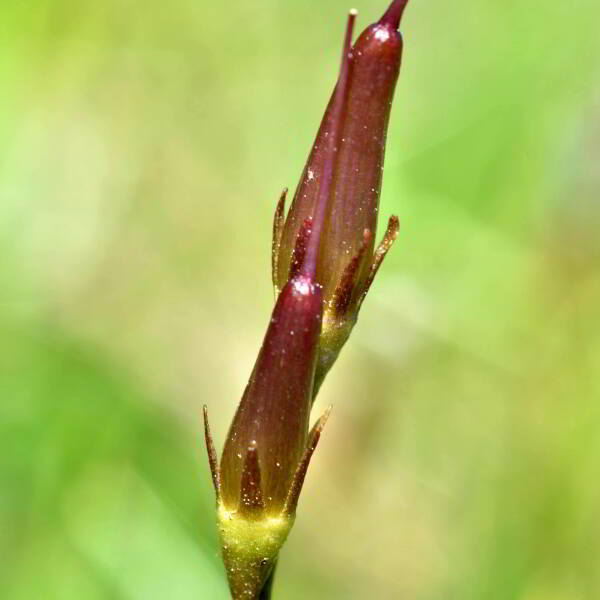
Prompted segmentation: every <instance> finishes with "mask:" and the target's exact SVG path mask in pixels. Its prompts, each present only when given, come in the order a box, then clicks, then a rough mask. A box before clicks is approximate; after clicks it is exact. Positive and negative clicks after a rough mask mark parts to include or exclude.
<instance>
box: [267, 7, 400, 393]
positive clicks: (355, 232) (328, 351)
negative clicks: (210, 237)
mask: <svg viewBox="0 0 600 600" xmlns="http://www.w3.org/2000/svg"><path fill="white" fill-rule="evenodd" d="M406 2H407V0H395V1H394V2H392V3H391V5H390V7H389V8H388V10H387V12H386V13H385V14H384V15H383V17H382V18H381V19H380V20H379V21H378V22H377V23H374V24H373V25H370V26H369V27H367V29H365V31H363V33H362V34H361V35H360V36H359V38H358V39H357V41H356V43H355V44H354V46H352V47H351V48H350V49H349V50H348V51H344V54H343V57H342V69H341V72H340V78H339V79H338V83H337V85H336V88H335V89H334V93H333V95H332V98H331V100H330V101H329V104H328V106H327V109H326V111H325V115H324V117H323V120H322V122H321V126H320V128H319V131H318V133H317V137H316V139H315V142H314V144H313V147H312V150H311V152H310V155H309V157H308V161H307V164H306V166H305V168H304V171H303V173H302V177H301V178H300V182H299V184H298V187H297V189H296V193H295V195H294V199H293V201H292V205H291V208H290V210H289V213H288V215H287V218H284V202H285V193H284V194H283V195H282V197H281V198H280V201H279V204H278V207H277V210H276V213H275V220H274V227H273V231H274V235H273V283H274V286H275V289H276V292H277V291H278V290H280V289H282V288H283V286H284V285H285V283H286V281H288V279H289V278H290V276H291V275H292V274H293V272H294V269H295V264H296V262H297V261H296V257H295V250H294V249H295V248H296V246H297V241H298V237H299V236H301V235H303V224H304V223H305V222H306V220H307V219H309V218H313V219H314V218H315V215H316V214H317V213H318V211H320V210H322V211H324V213H325V215H326V216H325V220H324V224H323V228H322V230H321V231H320V232H318V235H320V243H319V257H318V262H317V271H316V281H317V282H318V283H319V284H320V285H321V286H322V287H323V302H324V315H323V329H322V333H321V341H320V348H319V357H318V362H317V373H316V381H315V393H316V391H317V390H318V388H319V386H320V384H321V382H322V380H323V378H324V376H325V374H326V373H327V371H328V370H329V368H330V367H331V365H332V364H333V362H334V361H335V359H336V358H337V355H338V354H339V351H340V350H341V348H342V346H343V344H344V343H345V341H346V339H347V338H348V336H349V334H350V331H351V329H352V327H353V326H354V323H355V322H356V319H357V316H358V311H359V309H360V305H361V303H362V301H363V299H364V297H365V294H366V293H367V291H368V289H369V287H370V285H371V283H372V281H373V278H374V276H375V273H376V271H377V269H378V268H379V265H380V264H381V261H382V260H383V258H384V256H385V254H386V252H387V250H388V249H389V247H390V246H391V244H392V243H393V241H394V240H395V238H396V233H397V230H398V219H397V218H396V217H392V218H391V219H390V220H389V223H388V228H387V231H386V233H385V236H384V238H383V241H382V243H381V244H380V245H379V247H378V248H377V250H374V235H375V232H376V228H377V212H378V210H379V196H380V191H381V182H382V175H383V161H384V153H385V141H386V135H387V127H388V122H389V117H390V109H391V104H392V98H393V95H394V90H395V87H396V81H397V79H398V75H399V72H400V62H401V56H402V36H401V35H400V33H399V32H398V31H397V28H398V25H399V23H400V18H401V16H402V12H403V10H404V7H405V5H406ZM344 74H345V75H344ZM338 92H340V93H339V94H338ZM339 96H341V98H342V107H341V110H337V108H338V107H337V106H336V97H339ZM330 172H331V177H330V179H331V181H330V182H329V181H328V174H329V173H330ZM313 235H317V234H315V233H314V232H313Z"/></svg>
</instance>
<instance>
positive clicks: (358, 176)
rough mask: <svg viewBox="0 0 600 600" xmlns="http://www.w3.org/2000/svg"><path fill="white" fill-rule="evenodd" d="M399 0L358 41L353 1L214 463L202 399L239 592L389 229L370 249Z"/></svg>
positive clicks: (270, 534)
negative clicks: (268, 303) (251, 351)
mask: <svg viewBox="0 0 600 600" xmlns="http://www.w3.org/2000/svg"><path fill="white" fill-rule="evenodd" d="M405 3H406V0H403V1H394V2H392V4H391V6H390V8H389V9H388V11H387V12H386V13H385V15H384V16H383V17H382V18H381V19H380V21H379V22H378V23H376V24H374V25H371V26H370V27H369V28H367V29H366V30H365V31H364V32H363V34H362V35H361V36H360V37H359V39H358V40H357V42H356V44H355V45H354V46H353V47H351V39H352V28H353V23H354V19H355V17H356V12H355V11H351V12H350V17H349V19H348V26H347V29H346V37H345V41H344V47H343V59H342V66H341V70H340V77H339V79H338V83H337V85H336V88H335V90H334V93H333V96H332V98H331V100H330V102H329V106H328V108H327V111H326V113H325V116H324V118H323V122H322V124H321V128H320V129H319V133H318V134H317V139H316V141H315V145H314V147H313V150H312V152H311V154H310V157H309V160H308V164H307V167H306V168H305V171H304V174H303V177H302V179H301V181H300V184H299V186H298V190H297V191H296V196H295V198H294V202H293V204H292V207H291V209H290V212H289V215H288V217H287V220H285V219H284V201H285V193H284V194H283V195H282V197H281V199H280V202H279V204H278V207H277V211H276V214H275V223H274V228H273V254H272V258H273V278H274V283H275V287H276V290H277V291H278V292H279V295H278V298H277V302H276V304H275V308H274V309H273V313H272V316H271V320H270V322H269V326H268V328H267V332H266V335H265V338H264V341H263V344H262V347H261V350H260V352H259V355H258V358H257V360H256V364H255V366H254V369H253V371H252V374H251V376H250V380H249V383H248V385H247V386H246V389H245V391H244V394H243V397H242V400H241V402H240V405H239V407H238V409H237V412H236V414H235V417H234V419H233V423H232V425H231V428H230V430H229V434H228V436H227V439H226V442H225V447H224V449H223V454H222V457H221V462H220V465H219V463H218V461H217V456H216V452H215V449H214V446H213V442H212V438H211V435H210V430H209V426H208V418H207V411H206V407H205V409H204V416H205V435H206V445H207V450H208V456H209V462H210V468H211V472H212V477H213V483H214V486H215V490H216V495H217V520H218V526H219V532H220V537H221V545H222V551H223V558H224V562H225V566H226V569H227V576H228V579H229V585H230V589H231V592H232V595H233V598H234V599H238V598H240V599H241V598H247V599H257V598H258V597H259V595H260V593H261V590H262V589H263V587H264V586H265V582H266V581H267V580H268V579H269V577H270V575H271V573H272V571H273V568H274V565H275V562H276V560H277V556H278V552H279V549H280V548H281V546H282V544H283V543H284V541H285V539H286V537H287V535H288V533H289V531H290V528H291V527H292V524H293V521H294V517H295V513H296V506H297V503H298V498H299V495H300V491H301V489H302V485H303V483H304V477H305V475H306V471H307V468H308V464H309V461H310V459H311V456H312V454H313V452H314V450H315V448H316V445H317V442H318V440H319V437H320V434H321V431H322V429H323V426H324V424H325V421H326V419H327V416H328V412H326V413H325V414H324V415H323V416H322V417H321V418H320V419H319V420H318V421H317V423H316V424H315V426H314V427H313V429H312V431H311V432H310V433H309V417H310V408H311V404H312V400H313V397H314V394H315V390H316V389H318V386H319V385H320V382H321V380H322V378H323V377H324V375H325V373H326V372H327V370H328V369H329V367H330V366H331V364H332V363H333V361H334V360H335V358H336V356H337V354H338V353H339V350H340V349H341V347H342V345H343V344H344V342H345V340H346V339H347V337H348V335H349V333H350V330H351V328H352V326H353V325H354V322H355V321H356V317H357V313H358V309H359V307H360V304H361V302H362V299H363V298H364V295H365V294H366V292H367V290H368V288H369V286H370V284H371V282H372V280H373V277H374V275H375V273H376V271H377V269H378V267H379V265H380V263H381V261H382V260H383V257H384V255H385V253H386V252H387V250H388V248H389V246H390V245H391V243H392V242H393V240H394V239H395V235H396V230H397V220H396V219H395V217H393V218H392V219H390V225H389V226H388V231H387V233H386V235H385V236H384V240H383V242H382V243H381V244H380V246H379V247H378V249H377V250H375V251H374V250H373V248H374V243H373V234H374V232H375V229H376V225H377V210H378V202H379V191H380V188H381V177H382V173H381V170H382V166H383V155H384V149H385V136H386V131H387V124H388V120H389V113H390V105H391V100H392V96H393V93H394V87H395V84H396V79H397V77H398V72H399V68H400V56H401V52H402V39H401V37H400V34H399V33H398V32H397V31H396V29H397V26H398V23H399V20H400V16H401V13H402V10H403V8H404V4H405ZM284 221H285V222H284Z"/></svg>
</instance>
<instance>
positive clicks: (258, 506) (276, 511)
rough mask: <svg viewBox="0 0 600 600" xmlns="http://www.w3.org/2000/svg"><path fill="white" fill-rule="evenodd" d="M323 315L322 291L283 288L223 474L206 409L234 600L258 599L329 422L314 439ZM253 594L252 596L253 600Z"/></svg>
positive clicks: (306, 284) (304, 282) (298, 281)
mask: <svg viewBox="0 0 600 600" xmlns="http://www.w3.org/2000/svg"><path fill="white" fill-rule="evenodd" d="M322 316H323V296H322V292H321V288H320V287H319V286H316V285H315V284H313V283H312V280H311V279H310V277H306V276H304V275H299V276H297V277H295V278H294V279H291V280H290V281H288V282H287V283H286V285H285V286H284V288H283V290H282V291H281V294H280V295H279V298H278V300H277V303H276V305H275V308H274V310H273V314H272V316H271V320H270V323H269V326H268V328H267V333H266V335H265V339H264V341H263V345H262V348H261V350H260V353H259V355H258V359H257V361H256V365H255V366H254V370H253V371H252V375H251V376H250V381H249V383H248V385H247V386H246V390H245V391H244V395H243V397H242V401H241V402H240V405H239V407H238V410H237V412H236V414H235V417H234V419H233V423H232V424H231V428H230V430H229V434H228V435H227V439H226V441H225V447H224V449H223V455H222V457H221V465H220V468H219V466H218V464H217V458H216V453H215V450H214V447H213V444H212V439H211V436H210V431H209V427H208V419H207V418H206V409H205V432H206V443H207V448H208V454H209V460H210V466H211V471H212V475H213V482H214V485H215V490H216V492H217V508H218V522H219V531H220V535H221V542H222V548H223V558H224V561H225V565H226V568H227V575H228V577H229V584H230V588H231V591H232V594H233V597H234V598H254V597H258V596H257V594H258V593H259V592H260V589H261V588H262V586H263V585H264V584H265V581H266V580H267V578H268V577H269V574H270V573H271V571H272V569H273V567H274V565H275V562H276V559H277V554H278V552H279V548H280V547H281V545H282V544H283V542H284V541H285V539H286V537H287V534H288V533H289V530H290V528H291V526H292V524H293V521H294V516H295V512H296V505H297V503H298V497H299V495H300V490H301V488H302V484H303V482H304V476H305V475H306V470H307V468H308V464H309V461H310V458H311V456H312V453H313V451H314V450H315V448H316V444H317V441H318V439H319V436H320V433H321V430H322V428H323V425H324V424H325V419H326V415H324V417H322V418H321V419H320V420H319V421H317V424H316V425H315V427H314V428H313V430H312V432H311V433H310V434H309V430H308V428H309V416H310V407H311V400H312V390H313V382H314V374H315V365H316V358H317V350H318V343H319V334H320V332H321V319H322ZM253 594H254V595H253Z"/></svg>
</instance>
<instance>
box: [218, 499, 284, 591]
mask: <svg viewBox="0 0 600 600" xmlns="http://www.w3.org/2000/svg"><path fill="white" fill-rule="evenodd" d="M293 524H294V516H287V515H285V514H281V515H279V516H276V517H271V516H267V515H262V516H260V517H257V518H254V517H251V516H248V515H242V514H240V513H238V512H237V511H230V510H227V509H226V508H225V507H224V506H223V505H222V504H219V506H218V508H217V525H218V529H219V535H220V538H221V550H222V553H223V561H224V563H225V569H226V570H227V579H228V580H229V587H230V589H231V595H232V598H233V600H242V599H244V600H256V599H258V598H259V595H260V592H261V590H262V588H263V587H264V585H265V583H266V581H267V579H268V578H269V576H270V574H271V572H272V570H273V568H274V567H275V563H276V561H277V556H278V554H279V550H280V549H281V546H283V543H284V542H285V540H286V538H287V536H288V534H289V532H290V529H291V528H292V525H293Z"/></svg>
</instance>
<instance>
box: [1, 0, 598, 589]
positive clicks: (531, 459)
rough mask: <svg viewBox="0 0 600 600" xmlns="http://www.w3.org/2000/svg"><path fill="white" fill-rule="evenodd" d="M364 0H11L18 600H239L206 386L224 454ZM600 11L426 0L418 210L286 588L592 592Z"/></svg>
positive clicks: (394, 162)
mask: <svg viewBox="0 0 600 600" xmlns="http://www.w3.org/2000/svg"><path fill="white" fill-rule="evenodd" d="M354 6H355V7H356V8H358V9H359V13H360V14H359V25H358V28H359V29H362V28H363V27H364V26H366V25H367V24H368V23H370V22H372V21H374V20H376V18H378V16H379V15H380V13H381V12H382V11H383V9H384V8H385V1H384V0H382V1H381V2H374V1H373V0H359V1H358V2H355V4H354ZM350 7H351V5H349V4H348V3H347V2H345V1H342V0H330V1H328V2H326V3H324V2H322V0H321V1H319V0H304V1H302V2H300V1H287V2H283V1H281V2H276V1H274V0H256V1H254V2H250V1H247V0H242V1H240V2H230V3H228V4H227V5H219V3H216V2H206V1H204V0H195V1H189V0H181V1H180V2H174V3H171V4H168V3H164V2H158V1H156V0H149V1H147V2H141V1H139V0H138V1H132V0H102V1H100V2H93V3H92V2H85V1H84V2H81V1H80V0H79V1H75V0H45V1H44V0H34V1H33V2H17V1H16V0H3V2H2V3H0V597H1V598H2V599H3V600H24V599H48V600H53V599H60V600H70V599H77V600H88V599H89V600H100V599H102V600H104V599H108V598H111V599H112V598H114V599H123V600H130V599H131V600H152V599H157V600H158V599H160V600H164V599H165V598H168V599H170V600H171V599H172V600H188V599H189V600H192V599H199V598H207V599H213V598H214V599H216V600H219V599H223V600H224V599H226V598H227V597H228V593H227V589H226V584H225V578H224V573H223V568H222V566H221V563H220V559H219V556H218V553H217V546H216V536H215V532H214V513H213V502H214V497H213V492H212V489H211V486H210V477H209V474H208V469H207V466H206V459H205V456H204V450H203V440H202V437H201V429H202V427H201V406H202V404H203V403H207V404H208V405H209V409H210V413H211V417H212V425H213V430H214V435H215V440H216V444H217V446H218V448H221V447H222V444H223V440H224V436H225V433H226V430H227V427H228V424H229V422H230V420H231V418H232V415H233V412H234V410H235V406H236V404H237V402H238V401H239V399H240V397H241V392H242V390H243V387H244V385H245V383H246V380H247V377H248V375H249V373H250V370H251V368H252V364H253V362H254V359H255V357H256V354H257V351H258V347H259V345H260V342H261V340H262V335H263V333H264V329H265V326H266V323H267V321H268V318H269V314H270V310H271V306H272V302H273V297H272V291H271V287H270V274H269V261H270V257H269V250H270V229H271V218H272V213H273V209H274V206H275V202H276V200H277V197H278V194H279V192H280V189H281V188H282V187H283V186H284V185H289V186H291V187H292V188H293V187H294V186H295V185H296V183H297V180H298V177H299V176H300V172H301V169H302V167H303V164H304V161H305V159H306V156H307V154H308V150H309V148H310V145H311V143H312V141H313V138H314V135H315V133H316V130H317V126H318V123H319V121H320V118H321V115H322V112H323V109H324V106H325V103H326V101H327V99H328V97H329V94H330V92H331V89H332V87H333V83H334V81H335V77H336V75H337V69H338V60H339V54H340V45H341V40H342V37H343V28H344V21H345V14H346V11H347V9H348V8H350ZM599 22H600V6H599V5H598V3H597V2H596V1H595V0H579V1H576V2H572V3H566V2H557V1H556V2H547V1H545V2H541V1H540V0H530V1H528V2H526V1H525V0H520V1H517V0H514V1H510V0H508V1H505V2H498V1H497V0H484V1H483V2H478V3H466V2H463V3H460V4H457V3H448V2H442V1H441V0H433V1H431V2H418V1H416V0H415V1H414V3H413V4H412V5H409V7H408V9H407V11H406V14H405V19H404V23H403V27H402V30H403V33H404V39H405V53H404V65H403V70H402V73H401V76H400V81H399V86H398V90H397V94H396V100H395V106H394V110H393V112H392V118H391V125H390V131H389V138H388V139H389V144H388V153H387V158H386V170H385V176H384V187H383V195H382V201H381V214H382V217H387V215H389V214H390V213H396V214H398V215H399V216H400V221H401V235H400V236H399V238H398V241H397V243H396V245H395V247H394V248H393V251H392V252H391V253H390V255H389V256H388V258H387V259H386V262H385V264H384V267H383V268H382V270H381V271H380V275H379V276H378V278H377V281H376V283H375V285H374V287H373V289H372V291H371V293H370V295H369V297H368V299H367V301H366V302H365V305H364V308H363V311H362V314H361V319H360V321H359V324H358V326H357V327H356V329H355V330H354V333H353V335H352V338H351V340H350V342H349V344H348V346H347V348H346V349H345V350H344V352H343V353H342V356H341V358H340V360H339V361H338V363H337V365H336V367H335V368H334V369H333V371H332V372H331V374H330V375H329V377H328V379H327V381H326V383H325V385H324V387H323V389H322V393H321V395H320V399H319V401H318V403H317V407H316V410H318V411H320V410H322V408H323V407H324V406H325V405H326V404H329V403H332V404H333V405H334V412H333V414H332V418H331V419H330V421H329V424H328V426H327V429H326V432H325V434H324V436H323V438H322V441H321V445H320V447H319V450H318V452H317V453H316V455H315V460H314V463H313V465H312V467H311V469H310V471H309V475H308V478H307V484H306V487H305V491H304V492H303V496H302V498H301V502H300V509H299V514H298V519H297V522H296V526H295V527H294V530H293V532H292V534H291V536H290V539H289V541H288V543H287V545H286V546H285V548H284V550H283V553H282V557H281V558H282V560H281V561H280V566H279V570H278V577H277V581H276V588H275V592H276V593H275V597H276V598H285V599H289V600H296V599H298V600H299V599H306V598H328V599H329V598H340V599H348V600H353V599H357V600H358V599H361V600H362V599H365V598H374V599H387V598H391V599H395V598H400V599H407V600H448V599H456V600H470V599H481V600H484V599H485V600H496V599H498V600H504V599H507V600H508V599H515V600H588V599H589V600H593V599H597V598H600V542H599V539H600V375H599V369H600V269H599V265H600V262H599V261H600V242H599V238H600V235H599V233H598V232H599V230H600V193H599V190H600V44H599V43H598V23H599Z"/></svg>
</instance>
